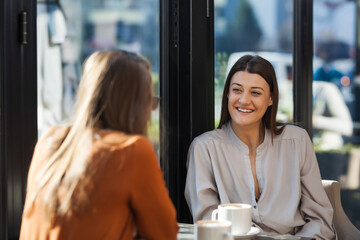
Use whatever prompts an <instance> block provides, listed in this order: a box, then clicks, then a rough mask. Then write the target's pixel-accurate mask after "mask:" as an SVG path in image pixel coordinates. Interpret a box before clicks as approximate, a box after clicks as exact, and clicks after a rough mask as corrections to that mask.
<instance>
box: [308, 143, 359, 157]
mask: <svg viewBox="0 0 360 240" xmlns="http://www.w3.org/2000/svg"><path fill="white" fill-rule="evenodd" d="M313 145H314V149H315V152H316V153H341V154H348V153H350V152H351V150H353V149H358V148H360V145H358V144H353V143H346V144H344V145H343V146H342V147H341V148H340V149H331V150H323V149H321V148H319V145H320V144H319V143H318V142H317V141H313Z"/></svg>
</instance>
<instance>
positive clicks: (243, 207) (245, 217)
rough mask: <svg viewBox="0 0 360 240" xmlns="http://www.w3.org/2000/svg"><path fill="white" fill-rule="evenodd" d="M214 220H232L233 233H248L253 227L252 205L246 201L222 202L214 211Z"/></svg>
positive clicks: (212, 216)
mask: <svg viewBox="0 0 360 240" xmlns="http://www.w3.org/2000/svg"><path fill="white" fill-rule="evenodd" d="M211 219H212V220H219V221H226V220H227V221H230V222H232V227H231V229H232V230H231V232H232V234H233V235H242V234H246V233H247V232H249V231H250V229H251V205H250V204H245V203H227V204H220V205H219V206H218V208H217V209H215V210H214V211H213V212H212V215H211Z"/></svg>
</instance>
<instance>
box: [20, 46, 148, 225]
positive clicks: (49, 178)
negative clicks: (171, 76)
mask: <svg viewBox="0 0 360 240" xmlns="http://www.w3.org/2000/svg"><path fill="white" fill-rule="evenodd" d="M152 95H153V85H152V80H151V75H150V64H149V62H148V61H147V60H145V59H144V58H142V57H140V56H139V55H136V54H134V53H129V52H126V51H122V50H111V51H100V52H95V53H93V54H92V55H91V56H90V57H89V58H88V59H87V60H86V61H85V63H84V67H83V76H82V79H81V82H80V85H79V88H78V93H77V103H76V107H75V112H74V115H73V118H72V121H71V124H70V128H69V131H68V132H66V133H65V134H64V136H60V137H59V138H58V139H52V144H51V146H50V151H49V152H50V154H49V155H48V156H47V157H46V158H48V159H49V160H48V161H47V162H46V164H45V166H44V167H43V168H42V169H41V170H40V172H39V174H38V175H37V176H36V177H37V178H36V180H37V184H36V189H35V191H34V193H33V194H32V196H31V199H30V206H32V205H33V204H34V202H35V201H36V199H38V198H41V200H42V202H43V203H44V204H45V206H46V209H47V214H46V215H47V217H49V218H50V219H52V218H53V217H54V216H66V215H71V214H73V213H76V212H78V211H79V210H81V209H82V208H83V207H85V206H86V205H87V199H88V197H89V195H90V194H91V193H90V192H89V188H88V185H89V183H90V182H91V181H92V179H91V171H92V170H91V168H89V167H87V164H86V162H87V159H88V158H89V157H90V152H91V146H92V141H93V138H94V132H95V131H96V130H98V129H110V130H117V131H122V132H125V133H127V134H142V135H146V129H147V123H148V121H149V119H150V114H151V106H152ZM60 186H61V188H62V187H65V189H66V194H65V197H64V198H63V199H62V200H61V201H59V197H58V191H59V188H60ZM26 210H30V209H25V212H26Z"/></svg>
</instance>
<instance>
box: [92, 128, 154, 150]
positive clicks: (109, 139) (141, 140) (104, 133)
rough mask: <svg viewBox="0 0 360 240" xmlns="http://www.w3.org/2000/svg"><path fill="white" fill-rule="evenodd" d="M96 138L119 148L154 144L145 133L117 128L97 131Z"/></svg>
mask: <svg viewBox="0 0 360 240" xmlns="http://www.w3.org/2000/svg"><path fill="white" fill-rule="evenodd" d="M95 139H98V140H100V141H101V142H102V143H105V144H108V145H111V146H112V147H117V148H127V147H137V146H139V147H141V146H143V147H146V146H149V145H150V146H151V145H152V144H151V143H150V141H149V140H148V138H147V137H145V136H143V135H140V134H127V133H124V132H121V131H115V130H100V131H98V132H96V133H95Z"/></svg>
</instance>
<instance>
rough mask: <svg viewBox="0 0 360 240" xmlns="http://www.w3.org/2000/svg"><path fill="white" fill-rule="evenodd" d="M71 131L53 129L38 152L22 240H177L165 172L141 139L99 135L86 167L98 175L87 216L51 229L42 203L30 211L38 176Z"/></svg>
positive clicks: (59, 222) (110, 133)
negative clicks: (52, 148)
mask: <svg viewBox="0 0 360 240" xmlns="http://www.w3.org/2000/svg"><path fill="white" fill-rule="evenodd" d="M67 130H68V128H66V127H56V128H53V129H52V130H50V131H49V133H48V134H46V136H44V137H43V138H42V139H41V140H40V141H39V142H38V144H37V146H36V148H35V152H34V156H33V159H32V162H31V166H30V170H29V174H28V192H27V196H26V201H25V209H30V211H28V213H26V214H25V213H24V215H23V218H22V223H21V232H20V239H21V240H43V239H50V240H51V239H77V240H78V239H79V240H81V239H86V240H90V239H133V238H134V236H135V235H137V236H140V237H141V238H144V239H149V240H150V239H154V240H162V239H164V240H165V239H166V240H171V239H176V235H177V231H178V225H177V222H176V212H175V209H174V207H173V204H172V202H171V200H170V198H169V195H168V192H167V189H166V187H165V183H164V180H163V175H162V171H161V169H160V167H159V163H158V161H157V158H156V155H155V152H154V150H153V146H152V145H151V143H150V142H149V141H148V140H147V139H146V138H145V137H143V136H140V135H126V134H124V133H121V132H116V131H107V130H101V131H98V132H97V135H98V137H96V138H95V140H94V142H93V145H92V147H91V149H89V151H91V154H92V157H91V158H90V160H89V162H88V164H89V166H90V167H91V169H94V171H95V173H94V178H93V182H92V184H91V188H92V189H93V193H92V194H91V195H90V196H89V203H90V204H89V207H88V208H87V209H86V210H85V211H82V212H79V213H77V214H73V215H71V216H70V217H67V218H65V217H55V219H54V220H53V224H49V222H48V221H47V220H46V218H45V217H44V216H45V208H44V205H43V203H42V202H41V200H36V201H35V204H34V205H32V206H28V204H29V201H30V199H29V198H30V195H31V193H32V192H33V191H34V188H35V186H36V184H37V182H36V180H35V179H36V176H37V175H38V172H39V170H40V169H41V168H42V167H43V166H44V164H45V163H46V160H48V157H46V156H49V147H48V145H49V144H48V143H49V141H51V138H52V137H53V136H55V135H56V134H65V133H66V132H67ZM44 156H45V157H44ZM103 156H107V157H105V158H104V157H103ZM60 189H61V187H60ZM62 190H64V189H61V191H59V192H63V191H62ZM65 192H66V190H65ZM59 194H60V195H59ZM58 195H59V196H61V193H58ZM60 201H61V197H60Z"/></svg>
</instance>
